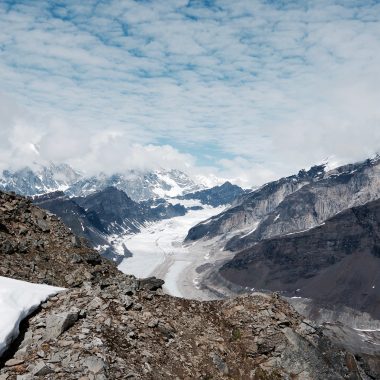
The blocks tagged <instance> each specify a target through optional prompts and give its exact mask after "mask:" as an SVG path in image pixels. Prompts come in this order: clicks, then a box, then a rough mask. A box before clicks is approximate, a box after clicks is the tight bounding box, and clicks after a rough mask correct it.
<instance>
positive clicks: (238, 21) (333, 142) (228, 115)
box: [0, 0, 380, 184]
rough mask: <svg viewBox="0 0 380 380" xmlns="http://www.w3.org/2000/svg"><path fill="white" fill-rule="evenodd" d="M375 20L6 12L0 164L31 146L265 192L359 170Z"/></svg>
mask: <svg viewBox="0 0 380 380" xmlns="http://www.w3.org/2000/svg"><path fill="white" fill-rule="evenodd" d="M379 18H380V4H379V3H378V2H373V1H369V0H368V1H366V0H364V1H360V2H358V1H356V0H347V1H341V0H329V1H328V0H320V1H317V2H315V1H308V0H307V1H301V0H300V1H281V2H280V1H278V2H277V1H265V0H249V1H248V0H237V1H234V2H231V1H227V0H216V1H212V2H211V1H200V0H199V1H182V0H180V1H178V0H165V1H164V0H157V1H132V0H127V1H123V2H120V1H116V0H115V1H111V0H109V1H102V2H99V1H86V2H82V3H78V2H77V1H69V0H66V1H60V2H59V3H58V2H49V1H47V0H46V1H43V0H42V1H38V2H30V1H3V2H2V3H1V4H0V27H1V29H2V34H1V36H0V54H1V60H0V73H1V75H0V86H1V89H2V92H3V93H4V94H6V97H7V98H12V99H13V100H12V101H11V102H10V103H11V104H9V105H0V107H1V108H0V112H1V115H0V122H1V130H0V138H1V141H0V146H1V153H0V160H1V164H0V165H1V166H2V167H4V166H7V165H10V163H12V164H16V163H17V165H22V164H23V163H28V162H30V160H31V159H36V157H34V155H35V152H33V150H32V149H31V148H30V146H31V145H30V144H35V145H36V146H38V147H39V150H40V157H39V159H42V160H58V161H59V160H69V161H71V162H73V163H76V164H77V165H79V166H80V169H82V170H87V171H94V170H97V169H98V170H103V169H104V167H107V168H111V167H115V168H119V167H138V168H146V167H152V166H156V165H157V164H158V163H159V164H160V165H167V166H171V165H176V167H177V166H181V167H182V168H186V167H189V168H190V169H189V170H190V171H192V172H196V171H197V170H198V171H199V172H202V173H209V172H210V170H211V171H213V172H214V174H218V175H222V176H224V175H227V176H228V177H229V178H237V179H238V180H240V181H241V182H244V183H248V182H251V183H252V184H260V183H262V182H263V181H267V180H269V179H274V178H276V177H278V176H282V175H286V174H290V173H292V172H295V171H297V170H298V169H300V168H301V167H306V166H310V165H312V164H313V163H315V162H318V161H321V160H322V159H323V158H325V157H327V156H331V155H334V156H336V157H337V159H339V160H341V161H343V162H345V161H355V160H358V159H362V158H365V157H367V156H369V155H372V154H373V153H375V152H377V151H378V150H379V149H380V108H379V107H378V104H379V102H380V92H379V88H380V22H379ZM3 97H4V98H5V96H3ZM0 100H1V99H0ZM1 103H2V102H1ZM8 103H9V102H8ZM162 141H165V143H162ZM207 147H212V149H210V150H209V152H208V153H207ZM13 157H16V159H12V158H13ZM179 163H180V164H179Z"/></svg>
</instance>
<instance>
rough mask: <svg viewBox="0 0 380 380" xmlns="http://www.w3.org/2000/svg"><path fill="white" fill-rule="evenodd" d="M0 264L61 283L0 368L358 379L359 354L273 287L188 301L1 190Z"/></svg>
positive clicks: (102, 375) (4, 372)
mask: <svg viewBox="0 0 380 380" xmlns="http://www.w3.org/2000/svg"><path fill="white" fill-rule="evenodd" d="M0 247H1V248H0V259H1V260H0V274H1V275H4V276H9V277H14V278H19V279H23V280H29V281H33V282H40V283H41V282H48V283H49V284H52V285H60V286H65V287H67V291H65V292H62V293H60V294H59V295H57V296H55V297H53V298H51V299H50V300H49V301H47V302H46V303H44V304H43V305H42V307H41V308H40V309H39V310H37V311H36V312H35V313H34V314H33V315H32V316H30V317H29V318H28V320H27V321H25V322H24V324H23V325H22V327H21V335H20V337H19V339H18V340H17V341H16V342H14V344H13V345H12V346H11V347H10V349H9V350H8V352H7V353H6V354H5V356H4V357H3V358H2V359H1V362H0V378H2V379H8V380H9V379H10V380H13V379H16V377H17V378H22V379H24V380H25V379H32V378H34V377H35V376H40V377H41V378H45V379H79V378H81V379H96V380H100V379H126V378H127V379H129V378H130V379H133V378H135V379H174V378H183V379H186V378H188V379H191V378H201V379H202V378H203V379H231V378H234V379H321V380H322V379H334V380H335V379H340V378H342V379H343V378H350V379H361V378H366V377H363V376H366V375H365V371H366V370H367V371H368V369H366V368H361V367H360V363H359V362H358V361H357V360H356V359H355V357H354V356H353V355H351V354H350V353H349V352H348V351H345V350H344V349H342V348H339V347H337V346H335V345H334V344H333V343H332V341H331V340H330V339H329V338H327V336H325V335H324V333H323V331H322V330H321V329H319V328H317V327H316V326H314V325H313V324H312V323H311V322H310V321H307V320H304V319H303V318H302V317H301V316H300V315H299V314H297V313H296V312H295V311H294V309H292V308H291V307H290V305H289V304H288V303H287V302H285V301H284V300H282V299H281V298H279V297H278V296H277V295H272V296H271V295H263V294H253V295H250V296H246V297H238V298H236V299H233V300H226V301H212V302H197V301H190V300H182V299H177V298H174V297H169V296H166V295H163V294H162V290H161V286H162V281H160V280H157V279H154V278H151V279H146V280H138V279H136V278H134V277H132V276H125V275H123V274H122V273H121V272H119V271H118V270H117V269H116V267H115V266H114V265H113V264H112V263H110V262H107V261H105V260H104V259H102V258H101V257H100V256H99V255H98V254H97V253H96V252H94V251H93V250H91V249H90V248H88V247H86V246H85V245H83V243H82V242H80V241H78V239H77V238H75V237H74V236H73V235H72V234H71V233H70V231H68V229H67V228H66V227H64V226H63V225H62V223H60V222H59V220H57V219H56V218H55V217H53V216H51V215H48V214H46V213H45V212H43V211H42V210H41V209H39V208H37V207H35V206H33V205H31V204H30V202H29V201H27V200H25V199H23V198H20V197H17V196H13V195H9V194H4V193H1V195H0Z"/></svg>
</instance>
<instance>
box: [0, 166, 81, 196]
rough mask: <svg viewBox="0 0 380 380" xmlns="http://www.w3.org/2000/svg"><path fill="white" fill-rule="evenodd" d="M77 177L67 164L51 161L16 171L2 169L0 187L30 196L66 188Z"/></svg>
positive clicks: (78, 175)
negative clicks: (43, 164)
mask: <svg viewBox="0 0 380 380" xmlns="http://www.w3.org/2000/svg"><path fill="white" fill-rule="evenodd" d="M79 178H81V175H80V174H79V173H78V172H77V171H75V170H74V169H73V168H71V167H70V166H69V165H66V164H59V165H55V164H52V163H51V164H49V165H48V166H38V167H37V168H36V169H34V170H33V169H31V168H29V167H25V168H22V169H19V170H16V171H10V170H4V171H3V175H2V178H0V189H2V190H5V191H14V192H15V193H18V194H21V195H29V196H31V195H37V194H44V193H48V192H51V191H56V190H66V189H67V188H69V186H71V185H72V184H73V183H75V182H76V181H78V180H79Z"/></svg>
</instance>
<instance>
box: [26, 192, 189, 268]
mask: <svg viewBox="0 0 380 380" xmlns="http://www.w3.org/2000/svg"><path fill="white" fill-rule="evenodd" d="M33 202H34V203H35V204H36V205H38V206H40V207H42V208H44V209H45V210H48V211H50V212H51V213H53V214H55V215H57V216H59V217H60V218H61V220H62V221H63V222H64V223H65V224H66V226H68V227H69V228H70V229H71V231H72V232H73V233H75V234H76V235H78V236H81V237H84V238H85V239H87V240H88V241H89V243H90V244H91V246H92V247H100V248H101V252H102V254H103V255H104V256H105V257H107V258H109V259H112V260H114V261H117V262H119V261H120V260H122V259H123V255H122V252H115V251H114V249H113V247H112V244H111V243H110V238H111V236H112V235H113V234H121V233H137V232H139V231H140V228H141V226H143V225H144V224H145V223H147V222H154V221H158V220H161V219H166V218H172V217H174V216H180V215H184V214H185V213H186V209H185V208H184V207H183V206H181V205H172V204H170V203H167V202H166V201H165V200H150V201H145V202H141V203H137V202H134V201H133V200H132V199H131V198H129V197H128V196H127V195H126V194H125V193H124V192H123V191H121V190H117V189H116V188H113V187H108V188H106V189H104V190H102V191H99V192H96V193H93V194H90V195H88V196H87V197H81V198H69V197H67V196H66V195H65V194H64V193H63V192H54V193H49V194H45V195H42V196H38V197H35V198H34V200H33ZM124 255H130V252H129V251H128V250H127V249H126V248H125V250H124Z"/></svg>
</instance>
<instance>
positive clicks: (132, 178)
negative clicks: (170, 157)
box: [66, 170, 204, 202]
mask: <svg viewBox="0 0 380 380" xmlns="http://www.w3.org/2000/svg"><path fill="white" fill-rule="evenodd" d="M111 186H112V187H115V188H117V189H118V190H122V191H124V192H125V193H127V194H128V196H129V197H130V198H131V199H133V200H134V201H136V202H139V201H143V200H147V199H152V198H164V197H174V196H178V195H182V194H187V193H190V192H193V191H197V190H201V189H203V188H204V186H203V185H201V184H197V183H195V182H194V181H193V180H192V179H191V178H190V177H189V176H188V175H187V174H185V173H183V172H181V171H179V170H156V171H151V172H139V171H135V170H131V171H128V172H126V173H116V174H113V175H105V174H100V175H98V176H92V177H90V178H86V177H84V178H82V179H81V180H79V181H78V182H76V183H75V184H73V185H72V186H71V187H70V188H68V189H67V191H66V193H67V194H69V195H71V196H87V195H89V194H92V193H95V192H97V191H100V190H103V189H105V188H107V187H111Z"/></svg>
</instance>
